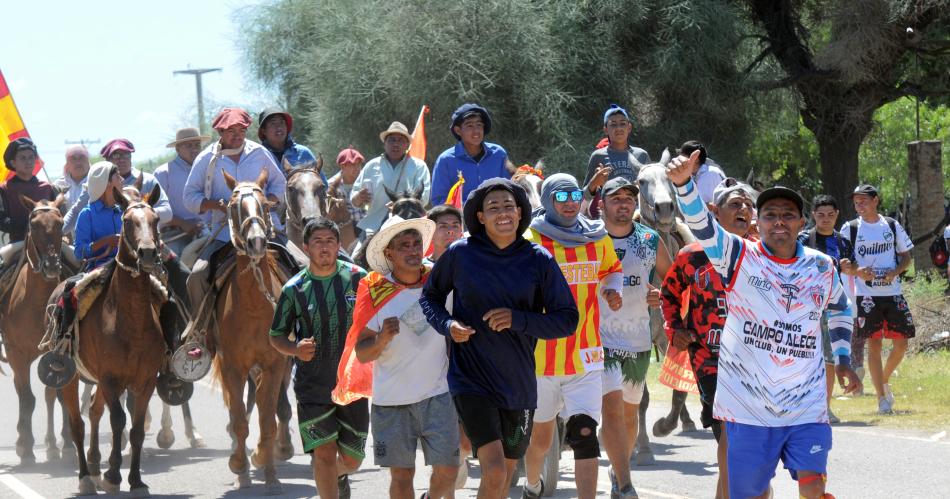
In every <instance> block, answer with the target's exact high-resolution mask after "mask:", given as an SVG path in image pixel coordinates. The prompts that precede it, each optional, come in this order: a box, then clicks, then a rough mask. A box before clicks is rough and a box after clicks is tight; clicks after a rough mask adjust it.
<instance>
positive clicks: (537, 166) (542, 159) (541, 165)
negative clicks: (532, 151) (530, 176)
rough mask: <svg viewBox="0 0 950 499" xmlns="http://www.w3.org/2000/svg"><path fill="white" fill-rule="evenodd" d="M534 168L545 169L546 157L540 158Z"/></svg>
mask: <svg viewBox="0 0 950 499" xmlns="http://www.w3.org/2000/svg"><path fill="white" fill-rule="evenodd" d="M534 168H535V169H536V170H538V171H541V172H543V171H544V158H541V159H538V162H537V163H535V164H534Z"/></svg>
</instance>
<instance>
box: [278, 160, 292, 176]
mask: <svg viewBox="0 0 950 499" xmlns="http://www.w3.org/2000/svg"><path fill="white" fill-rule="evenodd" d="M280 166H281V168H283V169H284V173H290V171H291V170H293V169H294V165H292V164H290V161H287V156H284V159H283V160H282V161H281V162H280Z"/></svg>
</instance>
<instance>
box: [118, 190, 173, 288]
mask: <svg viewBox="0 0 950 499" xmlns="http://www.w3.org/2000/svg"><path fill="white" fill-rule="evenodd" d="M125 190H126V189H123V191H125ZM123 191H119V190H118V189H115V190H114V191H113V192H114V194H115V199H116V203H117V204H118V205H119V207H120V208H121V209H122V233H121V234H120V235H119V253H118V254H117V255H116V258H115V260H116V263H117V264H118V266H119V267H120V268H122V269H124V270H127V271H129V272H130V273H131V274H132V276H133V277H136V276H138V274H139V273H146V274H152V273H156V272H160V271H161V268H162V255H161V251H159V237H158V213H157V212H156V211H155V204H157V203H158V200H159V198H160V197H161V187H159V185H158V184H155V186H154V187H152V191H151V192H149V193H148V194H146V195H145V196H141V195H139V197H136V196H135V194H136V193H138V192H139V190H138V189H135V190H134V191H131V192H130V195H126V194H125V193H124V192H123ZM132 261H134V263H132V264H130V263H129V262H132Z"/></svg>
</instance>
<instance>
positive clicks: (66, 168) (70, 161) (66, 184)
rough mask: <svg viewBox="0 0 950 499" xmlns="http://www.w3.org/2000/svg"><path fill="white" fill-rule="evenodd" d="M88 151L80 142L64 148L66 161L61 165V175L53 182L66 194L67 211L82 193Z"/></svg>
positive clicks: (86, 169)
mask: <svg viewBox="0 0 950 499" xmlns="http://www.w3.org/2000/svg"><path fill="white" fill-rule="evenodd" d="M89 167H90V165H89V151H88V150H86V146H84V145H82V144H77V145H72V146H69V148H68V149H66V163H65V164H64V165H63V176H62V177H61V178H59V179H58V180H57V181H56V182H55V184H54V185H55V186H56V188H57V189H59V191H60V192H62V193H63V194H65V195H66V205H65V206H64V208H65V210H66V211H68V210H69V209H70V208H72V206H73V205H74V204H76V201H79V196H81V195H82V189H83V185H84V184H85V183H86V176H87V175H89Z"/></svg>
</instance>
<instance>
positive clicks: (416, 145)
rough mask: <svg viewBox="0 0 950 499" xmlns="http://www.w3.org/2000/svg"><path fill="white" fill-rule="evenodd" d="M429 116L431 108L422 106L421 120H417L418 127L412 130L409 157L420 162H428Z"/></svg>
mask: <svg viewBox="0 0 950 499" xmlns="http://www.w3.org/2000/svg"><path fill="white" fill-rule="evenodd" d="M427 114H429V106H425V105H423V106H422V109H421V110H420V111H419V119H417V120H416V127H415V128H413V129H412V140H411V141H410V142H409V155H410V156H412V157H413V158H416V159H418V160H419V161H425V160H426V121H425V116H426V115H427Z"/></svg>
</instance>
